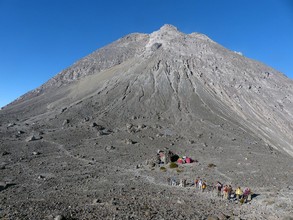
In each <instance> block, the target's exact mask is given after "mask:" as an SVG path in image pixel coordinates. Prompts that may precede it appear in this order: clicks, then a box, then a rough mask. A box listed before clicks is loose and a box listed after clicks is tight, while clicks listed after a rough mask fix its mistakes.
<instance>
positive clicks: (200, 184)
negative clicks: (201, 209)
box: [198, 179, 202, 190]
mask: <svg viewBox="0 0 293 220" xmlns="http://www.w3.org/2000/svg"><path fill="white" fill-rule="evenodd" d="M198 189H199V190H201V189H202V180H201V179H199V180H198Z"/></svg>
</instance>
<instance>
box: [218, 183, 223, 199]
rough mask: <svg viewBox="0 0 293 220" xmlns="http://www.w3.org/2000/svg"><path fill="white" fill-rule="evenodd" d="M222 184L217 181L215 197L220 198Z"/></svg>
mask: <svg viewBox="0 0 293 220" xmlns="http://www.w3.org/2000/svg"><path fill="white" fill-rule="evenodd" d="M222 187H223V185H222V183H220V182H219V181H218V182H217V183H216V190H217V196H218V197H220V196H221V190H222Z"/></svg>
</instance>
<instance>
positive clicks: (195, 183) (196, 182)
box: [194, 177, 199, 188]
mask: <svg viewBox="0 0 293 220" xmlns="http://www.w3.org/2000/svg"><path fill="white" fill-rule="evenodd" d="M198 181H199V177H197V178H196V179H195V180H194V186H195V188H197V187H198Z"/></svg>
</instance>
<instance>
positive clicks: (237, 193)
mask: <svg viewBox="0 0 293 220" xmlns="http://www.w3.org/2000/svg"><path fill="white" fill-rule="evenodd" d="M235 194H236V199H237V200H239V199H240V198H241V197H242V194H243V192H242V189H241V187H240V186H238V187H237V189H236V192H235Z"/></svg>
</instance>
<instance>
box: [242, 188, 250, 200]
mask: <svg viewBox="0 0 293 220" xmlns="http://www.w3.org/2000/svg"><path fill="white" fill-rule="evenodd" d="M250 194H251V192H250V189H249V188H248V187H246V188H245V190H244V192H243V198H244V200H245V202H247V201H248V196H249V195H250ZM250 200H251V196H250Z"/></svg>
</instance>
